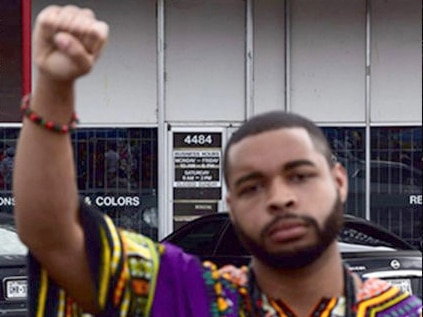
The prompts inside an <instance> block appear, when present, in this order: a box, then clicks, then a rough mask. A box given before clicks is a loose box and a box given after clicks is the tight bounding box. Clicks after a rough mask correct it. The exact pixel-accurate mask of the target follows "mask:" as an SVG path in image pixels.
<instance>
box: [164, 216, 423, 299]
mask: <svg viewBox="0 0 423 317" xmlns="http://www.w3.org/2000/svg"><path fill="white" fill-rule="evenodd" d="M162 242H170V243H172V244H175V245H177V246H180V247H181V248H182V249H184V251H186V252H188V253H191V254H195V255H197V256H199V258H200V259H201V260H210V261H212V262H214V263H216V264H217V265H218V266H221V265H224V264H234V265H236V266H241V265H248V263H249V261H250V256H249V254H248V251H246V250H245V248H244V247H243V246H242V245H241V244H240V242H239V240H238V238H237V236H236V234H235V232H234V229H233V227H232V224H231V222H230V220H229V217H228V213H226V212H219V213H215V214H210V215H206V216H202V217H199V218H197V219H195V220H193V221H191V222H188V223H186V224H185V225H183V226H182V227H180V228H178V229H177V230H176V231H174V232H173V233H171V234H170V235H169V236H167V237H165V238H164V239H163V240H162ZM338 243H339V246H340V250H341V252H342V257H343V259H344V261H345V262H346V263H347V264H348V265H349V266H350V268H351V269H352V270H353V271H355V272H357V273H358V274H360V275H362V276H364V277H378V278H382V279H385V280H388V281H390V282H391V283H392V284H395V285H397V286H399V287H400V288H402V289H403V290H407V291H408V292H410V293H412V294H415V295H417V296H419V297H420V298H421V297H422V253H421V252H420V251H419V250H417V249H415V248H414V247H413V246H412V245H410V244H409V243H407V242H406V241H404V240H402V239H401V238H400V237H398V236H396V235H394V234H392V233H390V232H388V231H387V230H385V229H384V228H382V227H379V226H377V225H375V224H373V223H371V222H369V221H367V220H364V219H361V218H358V217H354V216H351V215H345V225H344V228H343V230H342V232H341V234H340V237H339V242H338Z"/></svg>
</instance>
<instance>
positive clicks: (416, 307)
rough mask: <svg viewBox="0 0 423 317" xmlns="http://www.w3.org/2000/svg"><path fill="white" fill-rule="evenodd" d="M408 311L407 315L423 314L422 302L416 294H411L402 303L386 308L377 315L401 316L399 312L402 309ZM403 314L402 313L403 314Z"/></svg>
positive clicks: (412, 316) (410, 316)
mask: <svg viewBox="0 0 423 317" xmlns="http://www.w3.org/2000/svg"><path fill="white" fill-rule="evenodd" d="M401 309H402V311H403V312H406V315H404V316H407V317H419V316H421V310H422V303H421V301H420V300H419V299H418V298H416V297H415V296H410V297H408V298H406V299H404V300H403V301H401V302H400V303H398V304H396V305H394V306H392V307H390V308H387V309H384V310H383V311H381V312H379V313H376V316H381V317H383V316H400V315H398V313H399V312H400V311H401ZM401 316H402V315H401Z"/></svg>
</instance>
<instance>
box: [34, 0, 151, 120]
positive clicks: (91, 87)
mask: <svg viewBox="0 0 423 317" xmlns="http://www.w3.org/2000/svg"><path fill="white" fill-rule="evenodd" d="M53 3H54V4H76V5H81V6H84V7H89V8H92V9H93V10H94V11H95V13H96V15H97V16H98V17H99V18H100V19H103V20H105V21H106V22H108V23H109V25H110V39H109V42H108V44H107V46H106V47H105V50H104V53H103V54H102V56H101V57H100V59H99V61H98V63H97V65H96V67H95V69H94V71H93V72H92V73H90V74H89V75H88V76H86V77H84V78H83V79H81V80H80V81H78V84H77V99H76V101H77V109H78V113H79V115H80V117H81V121H82V123H83V124H91V123H95V124H113V125H119V124H145V123H154V124H155V123H157V118H156V107H157V103H156V94H157V91H156V90H157V89H156V83H157V80H156V78H157V75H156V14H155V3H154V1H136V0H125V4H124V5H122V2H121V1H95V0H79V1H63V0H57V1H54V2H53V1H39V0H38V1H37V0H33V3H32V4H33V15H34V16H35V14H36V13H37V12H38V11H39V10H40V9H41V8H43V7H44V6H46V5H47V4H53Z"/></svg>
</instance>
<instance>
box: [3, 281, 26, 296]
mask: <svg viewBox="0 0 423 317" xmlns="http://www.w3.org/2000/svg"><path fill="white" fill-rule="evenodd" d="M27 285H28V284H27V281H26V280H24V279H21V280H6V299H10V300H12V299H24V298H26V296H27Z"/></svg>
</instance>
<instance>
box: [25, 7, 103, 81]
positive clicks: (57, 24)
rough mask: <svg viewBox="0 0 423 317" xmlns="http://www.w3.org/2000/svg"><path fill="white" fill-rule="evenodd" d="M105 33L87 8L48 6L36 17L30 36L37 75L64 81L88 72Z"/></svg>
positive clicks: (101, 25)
mask: <svg viewBox="0 0 423 317" xmlns="http://www.w3.org/2000/svg"><path fill="white" fill-rule="evenodd" d="M108 30H109V28H108V25H107V24H106V23H105V22H103V21H99V20H97V19H96V17H95V15H94V13H93V11H91V10H90V9H85V8H79V7H76V6H72V5H68V6H64V7H59V6H54V5H53V6H48V7H47V8H45V9H44V10H43V11H41V12H40V14H39V15H38V16H37V19H36V21H35V27H34V33H33V49H34V61H35V64H36V66H37V67H38V70H39V72H41V73H42V74H43V75H44V76H47V77H48V78H50V80H55V81H65V82H66V81H68V82H71V81H73V80H75V79H76V78H78V77H80V76H82V75H84V74H86V73H88V72H89V71H90V70H91V68H92V66H93V65H94V63H95V61H96V59H97V58H98V56H99V54H100V52H101V50H102V48H103V46H104V44H105V43H106V40H107V37H108Z"/></svg>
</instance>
